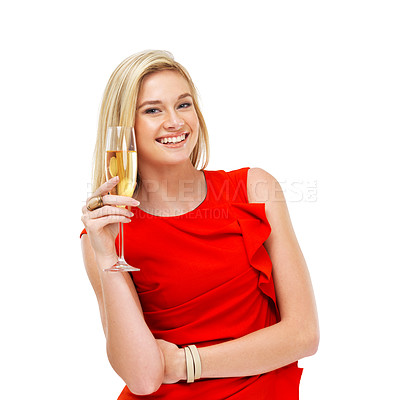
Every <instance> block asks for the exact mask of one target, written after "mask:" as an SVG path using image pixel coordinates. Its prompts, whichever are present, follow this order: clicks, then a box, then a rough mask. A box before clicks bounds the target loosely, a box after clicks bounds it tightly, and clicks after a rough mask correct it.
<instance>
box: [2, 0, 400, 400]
mask: <svg viewBox="0 0 400 400" xmlns="http://www.w3.org/2000/svg"><path fill="white" fill-rule="evenodd" d="M10 4H11V5H8V6H1V10H0V15H1V16H0V30H1V32H0V33H1V38H2V51H1V53H2V54H1V59H2V61H1V64H0V68H1V74H0V79H1V82H0V85H1V86H0V93H1V102H2V103H1V110H2V118H1V124H2V126H1V143H2V146H1V150H2V157H1V158H0V162H1V170H2V176H3V184H2V192H1V210H2V223H1V226H2V230H3V235H2V240H1V246H2V250H1V254H2V262H1V268H2V274H1V280H0V295H1V299H0V300H1V301H0V305H1V316H2V317H1V342H0V343H1V356H0V358H1V368H2V371H1V375H0V376H1V380H2V382H3V383H2V384H1V386H0V397H1V398H2V399H7V400H11V399H21V398H38V399H39V398H40V399H43V400H47V399H49V400H50V399H58V400H64V399H97V400H113V399H116V398H117V397H118V394H119V392H120V390H121V389H122V386H123V383H122V381H121V380H120V378H119V377H118V376H116V374H115V373H114V372H113V370H112V369H111V367H110V366H109V364H108V361H107V358H106V353H105V341H104V337H103V333H102V330H101V324H100V318H99V315H98V310H97V303H96V300H95V296H94V293H93V291H92V289H91V286H90V284H89V281H88V279H87V277H86V274H85V271H84V267H83V263H82V260H81V251H80V241H79V232H80V230H81V229H82V223H81V221H80V210H81V207H82V205H83V204H84V201H85V199H86V195H87V193H88V187H89V183H90V169H91V157H92V151H93V145H94V140H95V132H96V123H97V116H98V110H99V106H100V101H101V96H102V92H103V90H104V87H105V85H106V82H107V80H108V78H109V76H110V74H111V73H112V71H113V70H114V68H115V67H116V66H117V65H118V64H119V63H120V62H121V61H122V60H123V59H124V58H126V57H127V56H129V55H131V54H132V53H135V52H137V51H141V50H144V49H149V48H153V49H154V48H157V49H167V50H170V51H171V52H172V53H173V54H174V56H175V58H176V59H177V60H178V61H179V62H181V63H182V64H183V65H184V66H186V67H187V68H188V70H189V71H190V73H191V75H192V77H193V79H194V81H195V83H196V85H197V87H198V89H199V92H200V96H201V101H202V105H203V112H204V116H205V118H206V121H207V124H208V128H209V132H210V138H211V151H212V153H211V163H210V165H209V167H208V169H225V170H230V169H234V168H240V167H243V166H251V167H255V166H257V167H261V168H264V169H265V170H267V171H269V172H270V173H271V174H272V175H274V176H275V177H276V178H277V179H278V181H280V182H281V183H282V186H283V187H284V189H285V191H286V192H285V193H286V197H287V201H288V205H289V209H290V213H291V216H292V220H293V224H294V227H295V230H296V233H297V236H298V239H299V242H300V245H301V247H302V249H303V252H304V255H305V257H306V259H307V262H308V265H309V269H310V271H311V275H312V279H313V284H314V288H315V294H316V298H317V302H318V309H319V315H320V324H321V342H320V348H319V351H318V353H317V355H315V356H314V357H311V358H308V359H305V360H302V361H301V362H300V365H301V366H303V367H305V370H304V374H303V378H302V384H301V398H302V399H303V400H314V399H315V400H321V399H324V400H331V399H332V400H337V399H355V398H357V399H378V398H380V399H400V389H399V385H398V375H399V363H398V359H399V356H400V352H399V344H398V338H399V337H400V330H399V326H400V324H398V319H399V318H398V316H399V311H398V307H399V302H400V298H399V294H398V293H399V291H398V285H399V279H398V276H399V274H398V270H399V267H400V263H399V257H398V250H397V248H396V247H397V245H398V241H399V239H400V238H399V233H398V231H399V229H398V226H399V223H400V218H399V207H398V202H399V196H400V192H399V183H398V180H399V162H398V148H399V147H398V144H395V136H399V133H400V131H399V125H400V123H399V106H400V99H399V96H400V95H399V93H400V79H399V71H400V58H399V37H400V36H399V35H400V29H399V20H400V15H399V10H398V8H397V5H398V2H396V1H385V0H380V1H368V0H364V1H355V0H345V1H344V0H336V1H317V0H315V1H310V0H305V1H251V0H248V1H246V2H243V1H240V2H239V1H232V0H231V1H217V0H214V1H204V0H203V1H201V2H200V1H186V2H182V1H174V0H169V1H158V0H153V1H145V0H142V1H140V2H139V1H123V0H114V1H83V0H81V1H76V0H73V1H68V2H67V1H65V2H59V1H43V0H42V1H41V0H38V1H14V2H12V3H10ZM396 320H397V322H396Z"/></svg>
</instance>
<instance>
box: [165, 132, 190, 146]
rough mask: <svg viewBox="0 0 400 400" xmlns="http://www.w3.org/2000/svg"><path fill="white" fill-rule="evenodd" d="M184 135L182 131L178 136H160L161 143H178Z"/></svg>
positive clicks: (183, 138)
mask: <svg viewBox="0 0 400 400" xmlns="http://www.w3.org/2000/svg"><path fill="white" fill-rule="evenodd" d="M185 137H186V135H185V134H184V133H183V134H182V135H180V136H174V137H172V138H171V137H169V138H162V139H161V140H160V142H161V143H163V144H166V143H179V142H182V141H183V140H185Z"/></svg>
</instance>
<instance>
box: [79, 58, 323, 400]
mask: <svg viewBox="0 0 400 400" xmlns="http://www.w3.org/2000/svg"><path fill="white" fill-rule="evenodd" d="M116 125H120V126H134V127H135V135H136V141H137V148H138V175H139V176H138V178H139V179H138V181H139V184H138V187H137V189H136V191H135V193H134V196H133V197H134V198H128V197H121V196H114V195H110V194H108V193H109V192H111V189H112V188H113V187H114V186H115V185H116V184H117V182H118V178H113V179H111V180H109V181H107V182H106V181H105V172H104V167H103V165H104V153H105V148H104V145H105V131H106V128H107V126H116ZM207 159H208V136H207V129H206V125H205V123H204V119H203V117H202V114H201V112H200V109H199V106H198V99H197V94H196V89H195V87H194V85H193V83H192V80H191V78H190V76H189V74H188V73H187V71H186V70H185V69H184V68H183V67H182V66H181V65H180V64H178V63H177V62H176V61H175V60H174V59H173V57H172V55H171V54H170V53H168V52H163V51H146V52H142V53H139V54H135V55H133V56H132V57H129V58H128V59H126V60H125V61H124V62H123V63H121V65H120V66H119V67H118V68H117V69H116V71H115V72H114V74H113V75H112V77H111V78H110V81H109V82H108V85H107V88H106V91H105V94H104V99H103V104H102V108H101V112H100V121H99V131H98V138H97V144H96V159H95V167H94V187H95V189H96V191H95V193H94V197H96V198H98V199H101V201H100V204H102V205H103V206H102V207H100V208H97V209H93V207H89V209H90V210H89V209H88V208H87V207H84V208H83V216H82V221H83V223H84V225H85V230H84V231H83V233H84V234H83V235H82V250H83V258H84V262H85V266H86V270H87V273H88V276H89V279H90V281H91V283H92V285H93V288H94V291H95V293H96V296H97V300H98V303H99V308H100V314H101V320H102V323H103V328H104V332H105V335H106V341H107V354H108V357H109V360H110V363H111V365H112V366H113V368H114V370H115V371H116V372H117V373H118V374H119V375H120V376H121V378H122V379H123V380H124V381H125V383H126V385H127V386H126V387H125V388H124V390H123V392H122V393H121V395H120V397H119V399H120V400H122V399H135V398H139V397H138V396H146V395H147V397H145V398H149V399H211V400H212V399H215V400H220V399H226V398H229V399H280V400H282V399H297V398H298V389H299V382H300V376H301V372H302V371H301V369H300V368H298V367H297V360H299V359H300V358H303V357H306V356H310V355H312V354H314V353H315V352H316V350H317V347H318V340H319V333H318V320H317V312H316V307H315V302H314V296H313V291H312V286H311V282H310V278H309V274H308V270H307V266H306V263H305V260H304V258H303V255H302V253H301V250H300V248H299V245H298V243H297V240H296V236H295V234H294V231H293V229H292V225H291V222H290V218H289V214H288V210H287V207H286V203H285V200H284V196H283V194H282V191H281V190H280V187H279V184H278V182H277V181H276V180H275V178H273V177H272V176H271V175H270V174H268V173H267V172H265V171H263V170H262V169H258V168H251V169H249V168H242V169H240V170H237V171H231V172H228V173H227V172H224V171H206V170H204V168H205V166H206V164H207ZM99 196H100V197H99ZM88 200H90V199H88ZM92 203H93V202H91V203H90V204H92ZM117 205H123V206H127V208H123V207H116V206H117ZM130 210H132V211H133V212H131V211H130ZM118 222H122V223H124V224H125V225H124V227H125V228H124V231H125V257H126V259H127V261H128V263H129V264H131V265H134V266H137V267H139V268H140V272H133V273H110V272H104V271H103V269H104V268H107V267H108V266H111V265H113V264H114V263H115V261H116V259H117V256H116V249H115V241H116V236H117V232H118V224H117V223H118ZM85 233H87V234H85ZM272 266H273V268H272ZM272 273H273V277H272ZM278 305H279V308H278ZM189 345H190V347H189ZM193 345H195V346H193ZM194 379H195V382H194V383H192V381H193V380H194ZM140 398H142V397H140Z"/></svg>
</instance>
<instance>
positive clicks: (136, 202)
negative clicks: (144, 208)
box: [132, 199, 140, 206]
mask: <svg viewBox="0 0 400 400" xmlns="http://www.w3.org/2000/svg"><path fill="white" fill-rule="evenodd" d="M132 200H133V201H134V203H135V204H134V205H135V206H138V205H139V204H140V201H137V200H135V199H132Z"/></svg>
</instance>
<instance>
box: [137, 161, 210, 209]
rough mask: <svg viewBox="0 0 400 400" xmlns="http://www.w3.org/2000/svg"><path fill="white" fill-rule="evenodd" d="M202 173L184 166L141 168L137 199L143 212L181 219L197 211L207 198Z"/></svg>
mask: <svg viewBox="0 0 400 400" xmlns="http://www.w3.org/2000/svg"><path fill="white" fill-rule="evenodd" d="M206 193H207V186H206V182H205V178H204V174H203V172H202V171H199V170H197V169H196V168H195V167H194V166H193V165H192V163H191V162H190V161H189V160H188V162H187V163H185V164H180V165H171V166H163V167H162V168H160V166H157V167H152V168H151V167H146V168H140V184H139V187H138V191H137V193H136V194H135V198H136V199H137V200H139V201H140V203H141V205H140V208H141V209H142V210H144V211H148V212H149V213H151V214H155V215H179V214H184V213H186V212H189V211H191V210H193V209H195V208H196V207H197V206H198V205H199V204H200V203H201V202H202V201H203V200H204V198H205V197H206Z"/></svg>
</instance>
